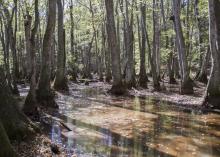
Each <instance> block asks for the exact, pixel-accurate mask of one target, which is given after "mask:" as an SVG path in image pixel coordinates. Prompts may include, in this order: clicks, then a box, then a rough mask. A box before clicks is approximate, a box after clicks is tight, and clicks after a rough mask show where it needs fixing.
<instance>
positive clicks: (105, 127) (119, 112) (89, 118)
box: [51, 86, 220, 157]
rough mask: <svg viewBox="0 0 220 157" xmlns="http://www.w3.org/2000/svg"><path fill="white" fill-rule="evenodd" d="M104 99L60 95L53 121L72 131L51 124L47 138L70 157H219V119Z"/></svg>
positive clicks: (95, 91)
mask: <svg viewBox="0 0 220 157" xmlns="http://www.w3.org/2000/svg"><path fill="white" fill-rule="evenodd" d="M74 88H76V87H74ZM85 88H89V90H87V89H85ZM103 93H104V92H102V91H101V90H100V89H99V87H96V88H90V87H83V86H81V87H80V88H76V89H75V90H74V93H71V94H70V95H62V94H59V96H58V99H57V102H58V104H59V105H60V112H59V114H58V115H56V117H58V118H59V119H60V120H62V121H63V123H65V125H66V126H68V128H69V129H70V130H71V131H69V130H67V129H63V128H62V127H59V125H56V123H55V124H54V126H53V128H52V136H51V138H52V140H53V141H55V142H57V143H61V144H63V145H65V146H66V148H67V150H68V152H69V154H70V156H71V155H72V154H74V153H75V154H77V156H79V157H81V156H82V157H94V156H97V157H144V156H147V157H157V156H160V157H173V156H181V157H191V156H192V157H201V156H206V157H217V156H220V115H218V114H214V113H207V114H201V113H200V112H197V111H192V112H191V111H190V112H189V111H187V112H186V110H184V109H183V108H181V107H177V106H173V105H167V104H166V103H163V102H158V101H154V100H152V99H140V98H116V97H110V96H107V95H105V94H103ZM76 95H77V97H76ZM85 95H86V96H85ZM61 137H62V139H63V140H61Z"/></svg>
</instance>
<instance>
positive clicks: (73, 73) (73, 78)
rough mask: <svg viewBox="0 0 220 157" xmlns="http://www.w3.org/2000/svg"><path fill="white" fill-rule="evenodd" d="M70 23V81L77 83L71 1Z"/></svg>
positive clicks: (71, 6)
mask: <svg viewBox="0 0 220 157" xmlns="http://www.w3.org/2000/svg"><path fill="white" fill-rule="evenodd" d="M70 21H71V29H70V34H71V35H70V47H71V56H72V59H73V66H72V75H71V76H72V79H71V80H72V81H73V82H77V53H76V50H75V46H74V41H75V38H74V20H73V0H71V5H70Z"/></svg>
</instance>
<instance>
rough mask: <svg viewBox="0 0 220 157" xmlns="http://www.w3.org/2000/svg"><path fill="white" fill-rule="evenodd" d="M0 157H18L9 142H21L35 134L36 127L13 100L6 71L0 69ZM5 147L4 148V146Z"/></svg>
mask: <svg viewBox="0 0 220 157" xmlns="http://www.w3.org/2000/svg"><path fill="white" fill-rule="evenodd" d="M0 71H1V72H0V100H1V101H0V139H1V144H0V156H2V157H4V156H5V157H6V156H10V157H11V156H12V157H13V156H16V155H15V153H14V152H13V150H12V149H11V146H10V143H9V140H17V141H18V142H19V141H21V140H22V139H23V138H25V137H27V136H29V135H31V134H33V129H32V128H33V127H34V125H33V124H32V122H31V121H30V120H29V119H28V118H27V117H26V116H25V115H24V114H23V113H21V112H20V110H18V108H17V106H16V105H17V104H18V102H17V101H16V100H15V99H14V98H13V96H12V93H11V91H10V89H9V87H8V85H7V82H6V79H5V75H4V72H3V71H4V70H3V68H1V67H0ZM2 145H4V146H2Z"/></svg>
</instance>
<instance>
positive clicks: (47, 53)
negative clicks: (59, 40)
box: [37, 0, 57, 107]
mask: <svg viewBox="0 0 220 157" xmlns="http://www.w3.org/2000/svg"><path fill="white" fill-rule="evenodd" d="M55 22H56V1H55V0H49V4H48V19H47V27H46V32H45V34H44V39H43V50H42V54H41V72H40V78H39V83H38V90H37V100H38V102H39V103H40V104H42V105H45V106H50V107H57V104H56V102H55V100H54V93H53V91H52V89H51V84H50V76H51V67H50V66H51V44H52V42H53V33H54V30H55Z"/></svg>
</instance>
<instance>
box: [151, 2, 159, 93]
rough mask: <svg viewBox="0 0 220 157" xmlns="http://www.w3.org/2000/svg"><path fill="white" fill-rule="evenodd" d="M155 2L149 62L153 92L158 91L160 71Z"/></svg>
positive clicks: (155, 4)
mask: <svg viewBox="0 0 220 157" xmlns="http://www.w3.org/2000/svg"><path fill="white" fill-rule="evenodd" d="M157 3H158V1H157V0H153V49H152V55H151V58H150V61H151V72H152V77H153V86H154V89H155V90H160V82H159V79H160V77H159V75H160V74H159V73H160V72H159V71H160V70H159V69H160V67H159V66H160V61H159V60H160V56H159V53H160V52H159V32H158V31H159V28H158V27H159V26H158V25H159V23H158V20H159V18H158V13H157Z"/></svg>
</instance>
